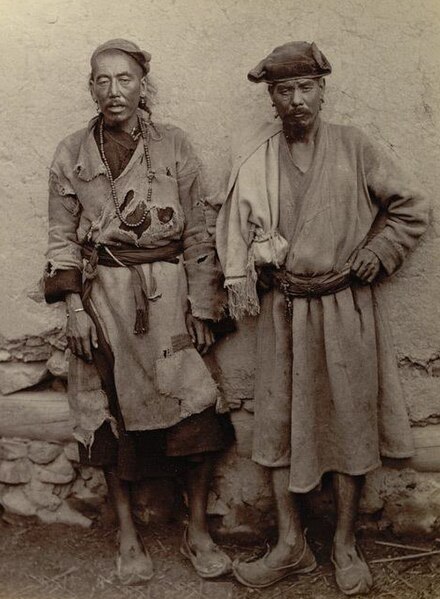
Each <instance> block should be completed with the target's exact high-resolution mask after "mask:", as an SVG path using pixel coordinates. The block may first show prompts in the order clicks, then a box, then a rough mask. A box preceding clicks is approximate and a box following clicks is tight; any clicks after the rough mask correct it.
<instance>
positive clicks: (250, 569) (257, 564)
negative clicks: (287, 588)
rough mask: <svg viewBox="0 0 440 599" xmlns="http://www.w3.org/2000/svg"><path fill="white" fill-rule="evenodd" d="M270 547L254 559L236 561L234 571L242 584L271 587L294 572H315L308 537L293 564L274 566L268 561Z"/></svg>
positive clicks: (254, 586)
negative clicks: (261, 555)
mask: <svg viewBox="0 0 440 599" xmlns="http://www.w3.org/2000/svg"><path fill="white" fill-rule="evenodd" d="M269 553H270V548H269V549H268V551H267V552H266V554H265V555H263V557H260V558H259V559H256V560H253V561H249V562H246V561H238V560H236V561H234V563H233V564H232V571H233V573H234V576H235V578H236V579H237V580H238V582H241V584H244V585H245V586H247V587H251V588H254V589H264V588H265V587H269V586H271V585H272V584H275V583H276V582H279V581H280V580H283V578H286V577H287V576H292V575H293V574H308V573H309V572H313V570H314V569H315V568H316V566H317V563H316V559H315V556H314V555H313V553H312V551H311V549H310V547H309V545H308V544H307V541H306V539H305V538H304V549H303V551H302V553H301V555H300V557H299V558H298V559H297V560H296V562H293V563H291V564H287V565H286V566H280V567H278V568H274V567H273V566H269V564H268V563H267V556H268V555H269Z"/></svg>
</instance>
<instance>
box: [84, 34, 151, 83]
mask: <svg viewBox="0 0 440 599" xmlns="http://www.w3.org/2000/svg"><path fill="white" fill-rule="evenodd" d="M106 50H120V51H121V52H125V54H128V55H129V56H131V57H132V58H134V60H135V61H136V62H137V63H138V64H140V65H141V67H142V70H143V71H144V75H146V74H147V73H148V72H149V70H150V60H151V54H149V53H148V52H145V51H144V50H141V49H140V48H139V46H138V45H137V44H135V43H134V42H130V41H129V40H124V39H122V38H117V39H114V40H108V42H104V43H103V44H101V45H100V46H98V47H97V48H96V50H95V51H94V52H93V54H92V57H91V59H90V64H91V65H92V67H93V61H94V60H95V58H96V57H97V56H98V54H101V52H105V51H106Z"/></svg>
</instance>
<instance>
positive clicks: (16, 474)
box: [0, 458, 31, 485]
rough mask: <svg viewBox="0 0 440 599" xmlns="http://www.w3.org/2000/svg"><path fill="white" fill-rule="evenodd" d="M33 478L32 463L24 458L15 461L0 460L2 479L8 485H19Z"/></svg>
mask: <svg viewBox="0 0 440 599" xmlns="http://www.w3.org/2000/svg"><path fill="white" fill-rule="evenodd" d="M30 480H31V464H30V462H29V460H28V459H26V458H22V459H19V460H13V461H2V462H0V481H1V482H3V483H7V484H8V485H18V484H21V483H27V482H29V481H30Z"/></svg>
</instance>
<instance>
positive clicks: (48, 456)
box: [28, 441, 63, 464]
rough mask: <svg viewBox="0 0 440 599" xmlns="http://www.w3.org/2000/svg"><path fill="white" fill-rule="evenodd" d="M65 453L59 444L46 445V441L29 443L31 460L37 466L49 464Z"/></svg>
mask: <svg viewBox="0 0 440 599" xmlns="http://www.w3.org/2000/svg"><path fill="white" fill-rule="evenodd" d="M62 451H63V446H62V445H58V444H57V443H45V442H44V441H32V442H31V443H29V451H28V455H29V459H30V460H31V461H32V462H34V463H35V464H49V462H53V461H54V460H55V458H57V457H58V456H59V455H60V453H61V452H62Z"/></svg>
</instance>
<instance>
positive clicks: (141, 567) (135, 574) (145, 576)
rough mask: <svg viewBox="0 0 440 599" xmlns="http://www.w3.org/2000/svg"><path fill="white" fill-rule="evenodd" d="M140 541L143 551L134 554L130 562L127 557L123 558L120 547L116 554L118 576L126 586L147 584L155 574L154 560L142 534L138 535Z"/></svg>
mask: <svg viewBox="0 0 440 599" xmlns="http://www.w3.org/2000/svg"><path fill="white" fill-rule="evenodd" d="M138 541H139V544H140V546H141V550H142V551H141V553H140V554H136V555H133V559H132V560H130V561H129V562H127V560H126V559H125V560H124V561H123V560H122V555H121V550H120V549H118V553H117V556H116V576H117V577H118V579H119V582H120V583H121V584H122V585H124V586H133V585H138V584H145V583H146V582H148V581H149V580H151V579H152V578H153V575H154V570H153V562H152V560H151V557H150V554H149V553H148V551H147V550H146V549H145V546H144V543H143V541H142V538H141V537H140V535H138ZM133 549H134V548H133ZM133 554H134V551H133Z"/></svg>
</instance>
